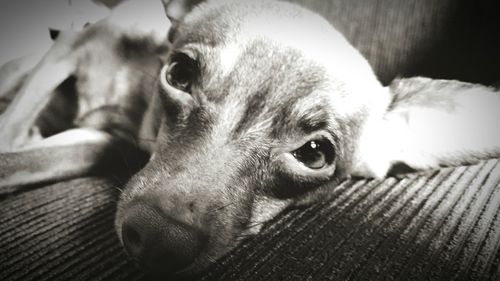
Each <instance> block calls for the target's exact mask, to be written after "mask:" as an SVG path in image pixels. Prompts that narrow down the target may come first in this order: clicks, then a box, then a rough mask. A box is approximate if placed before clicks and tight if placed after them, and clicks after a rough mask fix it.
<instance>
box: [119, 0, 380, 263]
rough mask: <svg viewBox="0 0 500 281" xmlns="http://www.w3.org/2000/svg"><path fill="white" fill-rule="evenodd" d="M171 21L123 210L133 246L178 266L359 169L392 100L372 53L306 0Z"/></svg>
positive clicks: (223, 7)
mask: <svg viewBox="0 0 500 281" xmlns="http://www.w3.org/2000/svg"><path fill="white" fill-rule="evenodd" d="M175 2H179V1H175ZM181 10H182V9H181ZM167 12H168V7H167ZM174 22H175V23H176V24H175V28H174V29H173V30H172V31H171V33H170V38H171V40H172V49H171V51H170V54H169V55H168V57H167V58H166V61H165V65H164V67H163V69H162V71H161V73H160V79H159V81H160V82H159V85H158V92H157V93H156V97H155V99H154V102H155V108H157V111H156V112H155V114H151V115H152V116H153V118H156V119H157V120H160V121H161V122H159V123H158V122H152V121H151V122H152V123H155V124H159V129H158V135H157V138H156V139H157V141H156V148H155V150H154V153H153V155H152V157H151V160H150V162H149V163H148V164H147V166H146V167H145V168H144V169H143V170H142V171H140V172H139V173H138V174H137V175H136V176H135V177H133V179H132V180H131V181H130V182H129V184H128V186H127V188H126V190H125V192H124V193H123V196H122V198H121V201H120V204H119V207H118V213H117V219H116V225H117V230H118V233H119V235H120V237H121V240H122V241H123V243H124V246H125V248H126V249H127V250H128V252H129V253H131V254H132V255H133V256H135V257H136V258H137V259H139V260H140V261H141V262H143V263H145V264H146V266H149V267H152V268H153V269H156V270H157V271H161V272H167V273H172V272H192V271H196V270H199V269H201V268H203V267H205V266H207V265H208V264H210V263H211V262H212V261H213V260H214V259H217V258H219V257H220V256H221V255H223V254H224V253H226V252H227V251H228V250H230V249H231V248H233V247H234V246H235V245H236V244H237V243H238V241H239V240H240V239H241V238H242V237H244V236H246V235H248V234H254V233H256V232H258V231H259V229H260V227H261V226H262V223H263V222H266V221H268V220H269V219H271V218H273V217H274V216H275V215H276V214H277V213H278V212H280V211H282V210H283V209H284V208H286V207H288V206H291V205H293V204H294V203H295V202H297V201H298V200H299V199H300V198H301V197H303V196H305V195H306V194H308V193H309V192H311V191H312V190H314V189H315V188H316V187H318V186H320V185H321V184H323V183H326V182H328V181H335V180H340V179H342V178H344V177H345V176H346V175H348V174H350V173H351V172H352V169H353V168H354V166H356V165H357V164H356V162H357V156H356V155H357V145H358V140H359V139H360V136H361V131H362V129H363V127H364V126H365V123H366V122H367V120H369V119H370V116H372V115H380V114H382V113H383V112H384V111H385V109H386V106H387V103H388V93H387V92H386V90H385V89H384V88H383V87H382V86H381V85H380V84H379V82H378V81H377V79H376V78H375V76H374V74H373V72H372V70H371V68H370V67H369V65H368V63H367V62H366V61H365V59H364V58H362V56H361V55H360V54H359V53H358V52H357V51H356V50H355V49H354V48H353V47H351V46H350V45H349V43H347V41H346V40H345V39H344V38H343V37H342V36H341V35H340V34H339V33H338V32H337V31H336V30H335V29H334V28H333V27H332V26H331V25H330V24H329V23H328V22H326V21H325V20H324V19H322V18H321V17H319V16H317V15H315V14H314V13H312V12H309V11H307V10H304V9H302V8H300V7H298V6H295V5H292V4H288V3H283V2H273V1H236V0H235V1H208V2H207V3H202V4H201V5H199V6H197V7H196V8H195V9H193V10H192V11H191V12H190V13H188V14H187V15H186V16H185V17H183V14H182V17H179V18H178V19H174ZM160 116H161V118H160ZM157 120H156V121H157ZM153 131H154V130H153Z"/></svg>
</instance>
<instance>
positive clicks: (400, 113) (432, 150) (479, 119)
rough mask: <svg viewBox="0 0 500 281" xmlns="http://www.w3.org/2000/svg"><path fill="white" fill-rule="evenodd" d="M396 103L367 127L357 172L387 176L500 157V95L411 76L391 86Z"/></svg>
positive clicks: (466, 86) (361, 143)
mask: <svg viewBox="0 0 500 281" xmlns="http://www.w3.org/2000/svg"><path fill="white" fill-rule="evenodd" d="M389 90H390V91H391V92H392V93H393V102H392V104H391V106H390V107H389V109H388V111H387V113H386V114H385V116H384V117H383V119H381V120H371V121H370V122H369V123H368V125H367V126H366V128H365V130H364V132H363V134H362V137H361V140H360V146H359V151H358V158H357V159H358V162H357V163H356V164H355V166H354V167H355V169H354V174H355V175H359V176H370V177H373V176H375V177H383V176H384V175H386V174H387V173H388V172H389V171H390V170H391V169H392V168H394V167H395V166H399V165H398V164H404V165H406V166H407V167H409V168H411V169H415V170H423V169H435V168H439V167H443V166H456V165H462V164H470V163H474V162H477V161H478V160H480V159H485V158H491V157H495V156H498V155H500V131H499V130H498V122H499V121H500V92H498V91H495V90H494V89H492V88H488V87H485V86H482V85H474V84H470V83H464V82H458V81H447V80H432V79H428V78H411V79H401V80H396V81H395V82H393V83H392V85H391V86H390V87H389Z"/></svg>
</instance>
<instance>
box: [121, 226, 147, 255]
mask: <svg viewBox="0 0 500 281" xmlns="http://www.w3.org/2000/svg"><path fill="white" fill-rule="evenodd" d="M122 237H123V246H124V247H125V250H126V251H127V252H128V253H129V254H130V255H132V256H136V257H137V256H141V255H142V251H143V243H142V239H141V235H140V234H139V232H137V230H135V229H134V227H133V226H131V225H130V224H124V225H123V228H122Z"/></svg>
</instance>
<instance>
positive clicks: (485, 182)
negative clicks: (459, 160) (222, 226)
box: [0, 160, 500, 280]
mask: <svg viewBox="0 0 500 281" xmlns="http://www.w3.org/2000/svg"><path fill="white" fill-rule="evenodd" d="M316 193H317V194H318V196H317V197H318V199H317V200H314V203H313V204H311V205H308V206H305V207H301V208H296V209H292V210H289V211H287V212H285V213H283V214H282V215H281V216H280V217H278V218H277V219H275V220H274V221H273V222H271V223H270V224H269V225H268V226H267V227H266V228H265V230H264V231H263V233H262V234H260V235H259V236H256V237H254V238H251V239H249V240H248V241H246V242H245V243H243V244H242V245H241V246H240V247H237V248H236V249H235V250H234V251H233V252H231V253H230V254H229V255H228V256H226V257H224V258H223V259H222V260H221V261H220V262H219V263H217V264H216V265H214V266H213V267H212V268H210V269H208V270H207V271H206V272H204V273H203V274H202V275H201V276H199V279H201V280H499V279H500V162H499V161H498V160H490V161H486V162H482V163H480V164H478V165H474V166H468V167H458V168H448V169H444V170H441V171H436V172H429V173H427V174H423V175H409V176H407V177H404V178H402V179H395V178H389V179H387V180H385V181H375V180H371V181H367V180H351V181H347V182H345V183H343V184H341V185H340V186H337V187H334V186H328V185H327V186H324V187H322V188H321V189H319V190H318V191H316ZM116 198H117V189H116V188H114V184H113V183H112V182H111V181H107V180H102V179H78V180H73V181H70V182H65V183H59V184H55V185H52V186H46V187H43V188H38V189H33V190H29V191H25V192H22V193H19V194H14V195H11V196H9V197H7V198H4V199H3V201H2V202H1V204H0V225H1V229H0V280H137V279H144V278H145V277H144V276H143V273H142V272H141V270H140V269H138V268H137V267H136V266H135V264H134V263H133V262H132V261H130V260H129V259H128V258H127V257H126V255H125V254H124V252H123V250H122V249H121V247H120V245H119V243H118V240H117V238H116V235H115V233H114V230H113V216H114V206H115V202H116Z"/></svg>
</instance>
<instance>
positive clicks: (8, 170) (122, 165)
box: [0, 128, 147, 194]
mask: <svg viewBox="0 0 500 281" xmlns="http://www.w3.org/2000/svg"><path fill="white" fill-rule="evenodd" d="M130 153H133V155H130ZM146 157H147V155H145V154H143V153H142V152H141V151H138V150H137V149H136V148H135V147H132V146H131V145H129V144H128V143H125V142H123V141H120V140H119V139H117V138H115V137H114V136H112V135H110V134H108V133H106V132H103V131H100V130H95V129H89V128H77V129H71V130H67V131H64V132H62V133H59V134H57V135H54V136H52V137H49V138H46V139H44V140H43V141H41V142H37V143H36V145H34V146H28V147H26V148H24V149H23V150H20V151H16V152H8V153H3V154H0V194H2V193H8V192H11V191H12V190H14V189H17V188H20V187H23V186H26V185H30V184H40V183H47V182H53V181H58V180H64V179H69V178H72V177H76V176H81V175H92V174H96V173H100V174H102V173H104V172H106V173H109V172H119V171H121V170H125V172H127V173H132V172H133V171H135V169H137V168H138V167H139V166H141V165H142V164H143V162H144V161H146ZM126 159H134V162H133V163H132V162H126V161H127V160H126Z"/></svg>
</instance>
